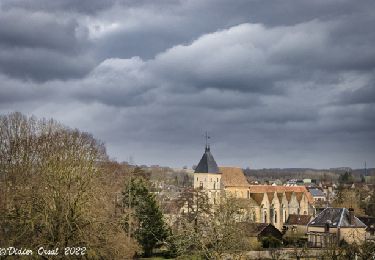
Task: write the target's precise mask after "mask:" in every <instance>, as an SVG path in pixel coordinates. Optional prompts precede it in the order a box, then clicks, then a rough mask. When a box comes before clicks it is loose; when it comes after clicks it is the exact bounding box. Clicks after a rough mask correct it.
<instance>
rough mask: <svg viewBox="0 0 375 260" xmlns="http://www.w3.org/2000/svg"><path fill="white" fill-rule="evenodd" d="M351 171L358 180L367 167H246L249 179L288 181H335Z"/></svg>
mask: <svg viewBox="0 0 375 260" xmlns="http://www.w3.org/2000/svg"><path fill="white" fill-rule="evenodd" d="M346 171H349V172H351V173H352V174H353V176H354V177H355V178H356V180H360V178H361V175H364V174H365V169H350V168H347V167H340V168H330V169H310V168H270V169H249V168H247V169H244V172H245V175H246V176H247V178H248V179H249V180H257V181H266V180H276V179H279V180H281V181H286V180H289V179H316V180H320V181H326V182H335V181H337V180H338V178H339V176H340V174H344V173H345V172H346ZM367 175H375V168H370V169H367Z"/></svg>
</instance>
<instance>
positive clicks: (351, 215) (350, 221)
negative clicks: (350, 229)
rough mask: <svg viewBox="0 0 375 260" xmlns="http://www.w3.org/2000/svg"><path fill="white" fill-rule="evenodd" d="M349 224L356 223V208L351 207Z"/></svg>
mask: <svg viewBox="0 0 375 260" xmlns="http://www.w3.org/2000/svg"><path fill="white" fill-rule="evenodd" d="M349 224H350V225H354V209H353V208H349Z"/></svg>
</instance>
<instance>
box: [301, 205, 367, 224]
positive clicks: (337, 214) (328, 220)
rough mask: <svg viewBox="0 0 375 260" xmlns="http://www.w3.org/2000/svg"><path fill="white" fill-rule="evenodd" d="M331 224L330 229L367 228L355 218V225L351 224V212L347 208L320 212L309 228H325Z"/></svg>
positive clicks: (328, 209) (327, 209)
mask: <svg viewBox="0 0 375 260" xmlns="http://www.w3.org/2000/svg"><path fill="white" fill-rule="evenodd" d="M327 224H329V227H333V228H335V227H355V228H360V227H366V225H365V224H364V223H363V222H362V221H360V220H359V219H358V218H357V217H355V216H354V223H353V224H350V216H349V210H348V209H346V208H326V209H324V210H323V211H322V212H320V213H319V214H318V215H317V216H316V217H315V218H314V219H313V220H311V222H310V223H309V224H308V226H311V227H324V226H325V225H327Z"/></svg>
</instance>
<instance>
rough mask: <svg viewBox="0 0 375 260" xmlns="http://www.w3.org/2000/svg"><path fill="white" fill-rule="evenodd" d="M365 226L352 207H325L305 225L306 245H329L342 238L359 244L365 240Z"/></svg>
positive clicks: (336, 242)
mask: <svg viewBox="0 0 375 260" xmlns="http://www.w3.org/2000/svg"><path fill="white" fill-rule="evenodd" d="M366 228H367V226H366V225H365V224H364V223H363V222H362V221H360V220H359V219H358V218H357V217H356V216H354V210H353V209H349V210H348V209H346V208H326V209H324V210H323V211H322V212H321V213H320V214H319V215H317V216H316V217H315V218H314V219H313V220H311V221H310V222H309V224H308V225H307V235H308V245H309V246H310V247H330V246H333V245H338V244H339V243H340V241H342V240H344V241H346V242H347V243H350V244H351V243H354V242H355V243H357V244H361V243H363V242H364V241H365V240H366Z"/></svg>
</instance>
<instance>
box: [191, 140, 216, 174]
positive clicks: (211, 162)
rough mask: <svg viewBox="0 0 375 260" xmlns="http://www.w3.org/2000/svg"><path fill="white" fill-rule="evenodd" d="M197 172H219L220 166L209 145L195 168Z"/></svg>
mask: <svg viewBox="0 0 375 260" xmlns="http://www.w3.org/2000/svg"><path fill="white" fill-rule="evenodd" d="M195 173H219V167H217V164H216V161H215V159H214V157H213V156H212V154H211V151H210V147H209V146H206V149H205V151H204V154H203V156H202V158H201V160H200V161H199V163H198V166H197V168H196V169H195Z"/></svg>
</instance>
